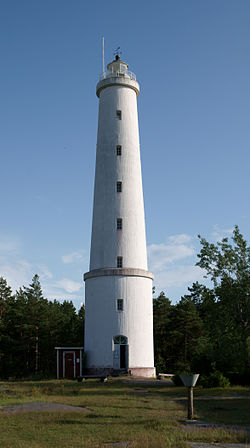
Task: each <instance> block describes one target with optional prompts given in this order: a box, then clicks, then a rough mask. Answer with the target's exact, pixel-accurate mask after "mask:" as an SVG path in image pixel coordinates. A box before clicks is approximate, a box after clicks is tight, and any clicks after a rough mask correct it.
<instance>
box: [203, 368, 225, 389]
mask: <svg viewBox="0 0 250 448" xmlns="http://www.w3.org/2000/svg"><path fill="white" fill-rule="evenodd" d="M199 384H200V385H201V386H202V387H206V388H209V387H229V386H230V381H229V379H228V378H226V377H225V376H224V375H223V373H221V372H219V371H218V370H214V371H213V372H211V373H210V374H209V375H208V376H205V375H202V376H201V377H200V381H199Z"/></svg>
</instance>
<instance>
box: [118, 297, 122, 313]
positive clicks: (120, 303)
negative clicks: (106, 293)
mask: <svg viewBox="0 0 250 448" xmlns="http://www.w3.org/2000/svg"><path fill="white" fill-rule="evenodd" d="M117 311H123V299H117Z"/></svg>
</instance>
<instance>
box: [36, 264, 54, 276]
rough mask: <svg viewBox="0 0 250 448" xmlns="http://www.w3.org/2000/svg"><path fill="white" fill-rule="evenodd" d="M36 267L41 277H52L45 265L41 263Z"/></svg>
mask: <svg viewBox="0 0 250 448" xmlns="http://www.w3.org/2000/svg"><path fill="white" fill-rule="evenodd" d="M37 267H38V269H39V276H40V277H41V278H52V277H53V275H52V273H51V272H50V270H49V268H48V267H47V266H45V265H43V264H39V265H38V266H37Z"/></svg>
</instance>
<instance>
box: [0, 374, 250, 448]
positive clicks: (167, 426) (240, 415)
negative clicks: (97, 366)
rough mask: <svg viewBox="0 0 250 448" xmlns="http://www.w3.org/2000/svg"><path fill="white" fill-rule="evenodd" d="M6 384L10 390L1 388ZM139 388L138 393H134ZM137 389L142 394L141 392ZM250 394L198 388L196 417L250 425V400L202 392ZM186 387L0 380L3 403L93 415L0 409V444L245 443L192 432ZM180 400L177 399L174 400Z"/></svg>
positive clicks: (35, 447)
mask: <svg viewBox="0 0 250 448" xmlns="http://www.w3.org/2000/svg"><path fill="white" fill-rule="evenodd" d="M2 387H5V388H6V390H1V389H2ZM136 390H137V392H136ZM138 390H139V393H138ZM208 395H211V396H216V395H218V396H225V395H226V396H227V395H250V388H230V389H227V390H224V389H223V390H220V389H209V390H202V389H199V388H197V389H195V397H196V398H197V400H195V403H194V406H195V416H196V417H197V418H199V419H201V420H206V421H210V422H214V423H225V424H232V425H247V424H250V423H249V422H247V417H246V415H247V407H248V409H249V404H250V399H247V398H245V399H238V398H235V399H232V400H217V399H216V400H215V399H211V400H201V399H199V397H202V396H208ZM185 396H186V390H185V388H174V387H169V386H165V385H159V386H151V385H149V384H146V385H141V384H132V383H130V382H129V383H123V382H121V381H120V380H118V379H111V380H109V381H108V382H107V383H100V382H97V381H95V380H93V381H92V380H89V381H86V382H85V383H77V382H75V381H67V380H65V381H40V382H5V383H0V405H1V406H4V405H14V404H21V403H24V402H32V401H40V402H52V403H62V404H70V405H76V406H82V407H84V408H87V409H89V410H90V412H89V413H87V414H86V413H79V414H78V413H69V412H67V413H64V412H63V413H59V412H44V413H35V412H34V413H23V414H19V413H16V414H3V413H1V412H0V446H1V448H51V447H53V448H57V447H58V448H59V447H60V448H71V447H72V448H73V447H74V448H75V447H91V448H99V447H102V446H103V444H104V443H108V442H119V441H128V442H130V445H129V446H130V447H131V448H141V447H143V448H163V447H171V448H184V447H187V446H188V445H187V443H186V442H187V441H188V440H189V441H204V442H216V441H221V442H222V441H224V442H242V443H244V442H246V441H247V437H248V436H247V434H246V433H244V432H243V431H242V432H235V431H233V430H228V429H224V428H216V429H209V428H207V429H200V430H195V431H192V432H190V431H188V430H183V429H182V421H183V420H185V418H186V412H187V411H186V401H185V400H182V399H180V398H181V397H185ZM176 398H177V399H178V398H179V400H177V401H175V399H176Z"/></svg>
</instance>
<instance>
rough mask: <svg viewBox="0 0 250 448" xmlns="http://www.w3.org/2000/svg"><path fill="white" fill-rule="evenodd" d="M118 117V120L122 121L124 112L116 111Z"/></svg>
mask: <svg viewBox="0 0 250 448" xmlns="http://www.w3.org/2000/svg"><path fill="white" fill-rule="evenodd" d="M116 117H117V118H118V120H121V119H122V111H121V110H117V111H116Z"/></svg>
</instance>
